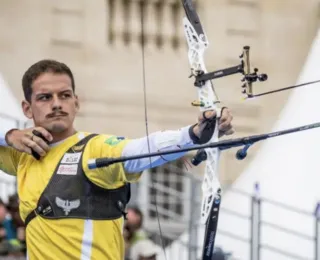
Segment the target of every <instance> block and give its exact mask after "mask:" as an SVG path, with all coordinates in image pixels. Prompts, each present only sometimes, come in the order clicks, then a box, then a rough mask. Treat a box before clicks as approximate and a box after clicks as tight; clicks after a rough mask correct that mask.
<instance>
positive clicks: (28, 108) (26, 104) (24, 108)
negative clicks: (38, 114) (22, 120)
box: [21, 100, 33, 119]
mask: <svg viewBox="0 0 320 260" xmlns="http://www.w3.org/2000/svg"><path fill="white" fill-rule="evenodd" d="M21 106H22V111H23V114H24V115H25V116H26V117H27V118H29V119H32V118H33V113H32V108H31V104H30V103H29V102H28V101H26V100H23V101H22V104H21Z"/></svg>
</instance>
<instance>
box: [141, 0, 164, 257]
mask: <svg viewBox="0 0 320 260" xmlns="http://www.w3.org/2000/svg"><path fill="white" fill-rule="evenodd" d="M144 4H145V1H144V0H141V1H140V22H141V55H142V80H143V100H144V117H145V126H146V135H147V145H148V152H149V153H151V149H150V141H149V127H148V109H147V89H146V65H145V33H144V13H145V10H144ZM149 160H150V166H151V165H152V160H151V157H149ZM150 180H151V185H152V189H153V190H155V185H154V182H153V179H152V176H151V177H150ZM153 196H154V204H155V209H156V215H157V222H158V228H159V234H160V243H161V246H162V250H163V253H164V257H165V259H166V260H167V256H166V252H165V246H164V241H163V236H162V229H161V225H160V218H159V211H158V204H157V196H156V194H155V193H154V194H153Z"/></svg>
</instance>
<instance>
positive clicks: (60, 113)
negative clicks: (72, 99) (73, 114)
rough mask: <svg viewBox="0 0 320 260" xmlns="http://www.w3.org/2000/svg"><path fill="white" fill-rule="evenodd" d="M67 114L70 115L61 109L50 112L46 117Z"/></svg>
mask: <svg viewBox="0 0 320 260" xmlns="http://www.w3.org/2000/svg"><path fill="white" fill-rule="evenodd" d="M67 115H68V113H66V112H63V111H59V112H53V113H50V114H48V115H47V116H46V117H47V118H52V117H55V116H67Z"/></svg>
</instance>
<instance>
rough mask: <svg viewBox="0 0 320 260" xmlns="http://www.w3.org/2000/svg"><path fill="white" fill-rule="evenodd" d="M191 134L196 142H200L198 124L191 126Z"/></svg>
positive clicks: (191, 137)
mask: <svg viewBox="0 0 320 260" xmlns="http://www.w3.org/2000/svg"><path fill="white" fill-rule="evenodd" d="M189 136H190V139H191V140H192V142H193V143H194V144H200V138H199V126H198V124H194V125H192V126H190V127H189Z"/></svg>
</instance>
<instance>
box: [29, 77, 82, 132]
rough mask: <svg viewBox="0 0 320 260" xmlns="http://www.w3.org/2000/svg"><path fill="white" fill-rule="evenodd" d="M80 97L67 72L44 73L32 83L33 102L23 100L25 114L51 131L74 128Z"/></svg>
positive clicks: (36, 124)
mask: <svg viewBox="0 0 320 260" xmlns="http://www.w3.org/2000/svg"><path fill="white" fill-rule="evenodd" d="M78 109H79V104H78V98H77V96H75V94H74V92H73V90H72V82H71V79H70V77H69V76H68V75H67V74H53V73H50V72H47V73H43V74H42V75H40V76H39V77H38V78H37V79H36V80H34V82H33V84H32V96H31V104H30V103H29V102H27V101H24V102H23V111H24V114H25V115H26V116H27V117H28V118H29V119H33V121H34V124H35V126H41V127H43V128H45V129H47V130H48V131H49V132H51V133H62V132H64V131H67V130H69V129H70V128H73V121H74V119H75V116H76V113H77V112H78Z"/></svg>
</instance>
